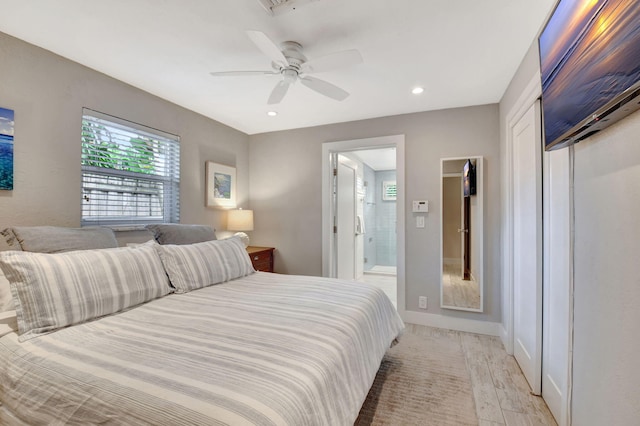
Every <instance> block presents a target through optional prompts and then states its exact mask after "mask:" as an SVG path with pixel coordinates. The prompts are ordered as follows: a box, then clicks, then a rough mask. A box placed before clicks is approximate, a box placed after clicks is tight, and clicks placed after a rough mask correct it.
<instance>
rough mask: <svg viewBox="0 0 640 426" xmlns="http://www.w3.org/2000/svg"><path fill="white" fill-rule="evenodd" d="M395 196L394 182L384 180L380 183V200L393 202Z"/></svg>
mask: <svg viewBox="0 0 640 426" xmlns="http://www.w3.org/2000/svg"><path fill="white" fill-rule="evenodd" d="M396 196H397V187H396V181H395V180H393V181H391V180H385V181H384V182H382V199H383V200H385V201H391V200H395V199H396Z"/></svg>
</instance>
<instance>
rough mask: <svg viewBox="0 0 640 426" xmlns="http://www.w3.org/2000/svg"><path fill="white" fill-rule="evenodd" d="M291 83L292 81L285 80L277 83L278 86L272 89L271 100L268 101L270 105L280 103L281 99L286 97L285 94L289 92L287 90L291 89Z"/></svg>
mask: <svg viewBox="0 0 640 426" xmlns="http://www.w3.org/2000/svg"><path fill="white" fill-rule="evenodd" d="M290 85H291V83H289V82H287V81H285V80H282V81H280V82H279V83H278V84H276V87H274V88H273V91H271V95H270V96H269V100H268V101H267V104H269V105H273V104H279V103H280V101H282V99H283V98H284V95H286V94H287V91H288V90H289V86H290Z"/></svg>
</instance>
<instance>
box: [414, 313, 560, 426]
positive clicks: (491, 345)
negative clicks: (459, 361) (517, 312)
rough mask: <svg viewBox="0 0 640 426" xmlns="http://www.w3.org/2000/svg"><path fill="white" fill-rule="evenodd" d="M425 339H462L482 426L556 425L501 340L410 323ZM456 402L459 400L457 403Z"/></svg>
mask: <svg viewBox="0 0 640 426" xmlns="http://www.w3.org/2000/svg"><path fill="white" fill-rule="evenodd" d="M406 326H407V331H410V332H411V333H414V334H418V335H424V336H442V337H447V338H451V337H452V336H454V337H457V338H458V339H460V344H461V346H462V350H463V352H464V354H465V359H466V363H467V370H468V371H469V374H470V377H471V385H472V388H473V389H472V391H473V396H474V399H475V404H476V413H477V415H478V420H479V426H495V425H506V426H521V425H522V426H538V425H539V426H555V425H556V422H555V420H554V419H553V416H552V415H551V412H550V411H549V409H548V407H547V405H546V404H545V402H544V400H543V399H542V398H541V397H539V396H535V395H532V394H531V392H530V390H529V385H528V384H527V382H526V380H525V378H524V376H523V375H522V372H521V371H520V368H519V367H518V364H517V363H516V361H515V359H514V358H513V357H512V356H510V355H507V353H506V352H505V350H504V347H503V346H502V342H501V341H500V339H499V338H498V337H492V336H484V335H480V334H472V333H464V332H460V331H453V330H445V329H440V328H432V327H425V326H421V325H415V324H407V325H406ZM453 403H455V401H453Z"/></svg>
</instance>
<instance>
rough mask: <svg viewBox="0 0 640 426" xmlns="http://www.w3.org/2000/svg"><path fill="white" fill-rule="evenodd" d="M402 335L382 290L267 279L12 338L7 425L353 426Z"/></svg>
mask: <svg viewBox="0 0 640 426" xmlns="http://www.w3.org/2000/svg"><path fill="white" fill-rule="evenodd" d="M402 329H403V324H402V320H401V319H400V317H399V316H398V314H397V313H396V311H395V309H394V307H393V305H392V304H391V302H390V301H389V299H388V298H387V297H386V296H385V295H384V293H383V292H382V291H381V290H379V289H376V288H374V287H371V286H368V285H366V284H360V283H354V282H347V281H339V280H332V279H327V278H318V277H303V276H288V275H278V274H268V273H260V272H258V273H255V274H252V275H250V276H247V277H244V278H241V279H237V280H233V281H230V282H227V283H224V284H219V285H214V286H211V287H207V288H204V289H201V290H196V291H193V292H190V293H186V294H172V295H169V296H165V297H163V298H161V299H157V300H154V301H152V302H149V303H147V304H144V305H141V306H138V307H135V308H133V309H130V310H128V311H125V312H121V313H119V314H116V315H112V316H108V317H104V318H101V319H99V320H95V321H92V322H89V323H85V324H81V325H76V326H71V327H68V328H65V329H62V330H59V331H57V332H54V333H51V334H48V335H45V336H40V337H38V338H35V339H32V340H29V341H26V342H24V343H18V341H17V336H16V335H15V334H14V333H11V334H8V335H6V336H4V337H2V338H0V401H1V402H2V404H3V407H2V410H0V413H3V414H0V424H3V425H5V424H7V425H11V424H30V425H51V424H75V425H89V424H101V425H249V424H250V425H295V426H302V425H332V426H335V425H352V424H353V422H354V421H355V419H356V418H357V416H358V413H359V410H360V407H361V405H362V403H363V402H364V400H365V398H366V396H367V393H368V391H369V388H370V386H371V384H372V383H373V379H374V377H375V375H376V372H377V370H378V368H379V366H380V362H381V360H382V357H383V355H384V353H385V351H386V350H387V349H388V348H389V346H390V344H391V343H392V341H393V340H394V339H395V338H396V337H397V336H398V335H399V334H400V333H401V332H402ZM3 416H4V417H3Z"/></svg>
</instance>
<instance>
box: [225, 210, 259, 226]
mask: <svg viewBox="0 0 640 426" xmlns="http://www.w3.org/2000/svg"><path fill="white" fill-rule="evenodd" d="M227 229H228V230H229V231H253V210H242V209H238V210H229V213H228V216H227Z"/></svg>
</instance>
